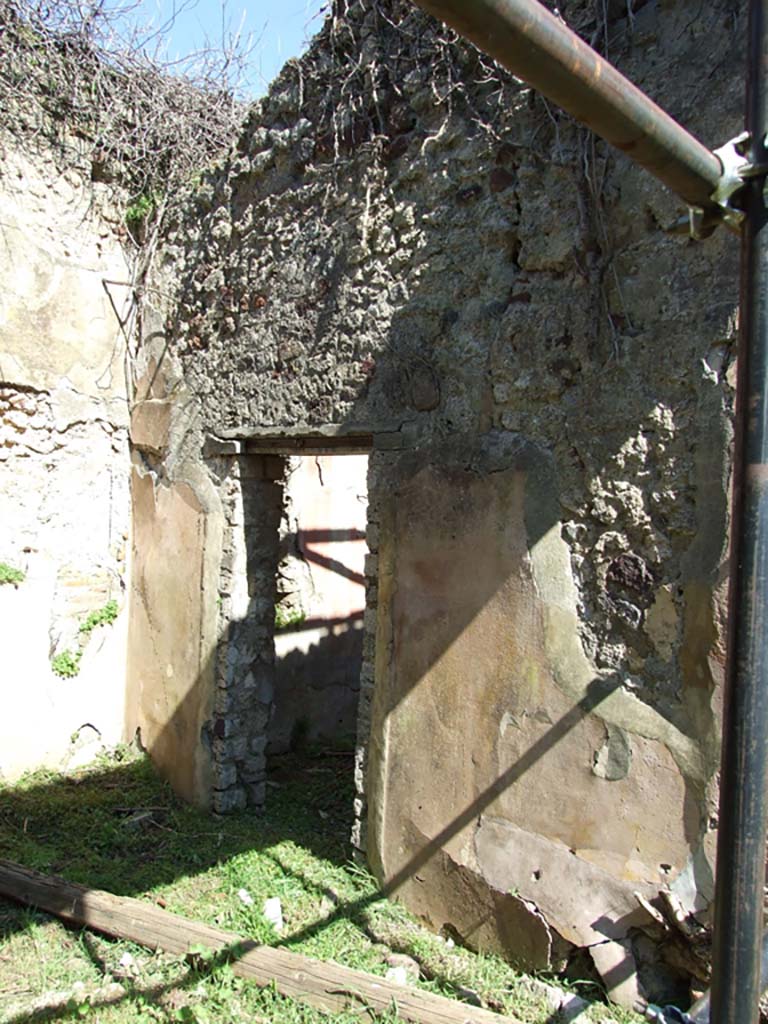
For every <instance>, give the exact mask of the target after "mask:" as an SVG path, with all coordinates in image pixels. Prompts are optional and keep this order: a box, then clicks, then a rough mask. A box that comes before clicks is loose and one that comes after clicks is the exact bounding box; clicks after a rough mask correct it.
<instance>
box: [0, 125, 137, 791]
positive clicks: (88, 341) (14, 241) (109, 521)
mask: <svg viewBox="0 0 768 1024" xmlns="http://www.w3.org/2000/svg"><path fill="white" fill-rule="evenodd" d="M67 141H68V144H69V148H70V151H71V154H72V157H71V159H68V160H67V166H66V169H63V168H62V166H60V165H59V156H58V152H57V151H55V150H53V149H49V148H48V147H47V143H46V142H45V140H44V136H43V134H40V135H38V136H37V137H33V136H32V134H30V138H29V140H28V145H23V144H22V143H20V142H19V141H18V140H17V139H12V138H9V137H7V136H5V135H2V136H0V152H2V171H1V172H0V209H1V210H2V217H1V218H0V219H2V231H1V232H0V276H1V277H2V281H3V288H2V294H0V524H2V525H0V562H4V563H5V564H7V565H10V566H12V567H13V568H15V569H19V570H21V571H22V572H23V573H24V574H25V578H24V580H23V582H22V583H21V584H19V585H18V587H14V586H11V585H8V584H6V585H2V586H0V624H1V625H0V631H1V632H2V649H3V679H4V683H5V685H4V687H3V695H2V706H0V777H2V778H10V779H13V778H15V777H16V776H17V775H19V774H20V773H21V772H22V771H24V770H28V769H31V768H34V767H38V766H40V765H43V764H45V765H49V766H52V767H54V766H60V765H66V764H73V763H76V761H77V760H78V759H83V758H85V759H87V758H88V757H91V756H93V753H94V752H95V751H96V750H97V749H98V748H99V746H100V745H101V744H113V743H115V742H117V741H118V740H120V739H122V738H123V702H124V679H125V641H126V638H125V626H126V617H125V615H124V614H123V613H122V609H123V607H124V604H125V599H124V590H125V585H126V573H127V561H128V550H127V549H128V533H129V494H128V450H127V449H128V436H127V427H128V403H127V395H126V385H125V374H124V363H123V360H124V351H125V350H124V343H123V338H122V335H121V332H120V326H119V324H118V320H117V316H116V314H115V312H114V311H113V309H112V307H111V303H110V299H109V296H108V294H107V291H105V287H104V283H105V282H106V281H111V282H126V281H127V280H128V279H129V271H128V268H127V265H126V260H125V257H124V254H123V250H122V245H121V238H120V232H121V221H122V211H121V205H120V203H121V200H120V196H119V195H118V194H116V193H115V192H114V191H110V190H109V189H107V187H106V186H104V185H99V184H95V183H93V182H92V181H91V175H90V162H89V159H88V156H87V147H86V145H85V144H84V143H83V142H82V140H77V139H71V140H67ZM108 287H109V288H112V298H113V300H114V301H115V304H116V306H117V308H118V310H120V311H121V312H124V311H125V310H124V300H125V297H126V295H127V291H126V289H125V287H115V286H112V285H110V286H108ZM108 600H115V601H117V603H118V605H119V606H120V608H121V615H120V617H119V618H118V621H117V623H116V624H115V625H113V626H110V627H102V628H99V629H97V630H95V631H94V633H93V634H92V635H91V636H90V638H89V641H88V644H87V647H86V649H85V653H84V655H83V657H82V659H81V661H80V664H79V672H78V675H77V676H76V677H74V678H60V677H58V676H57V675H55V674H54V672H53V671H52V668H51V660H52V658H53V657H54V656H55V655H57V654H61V653H62V652H64V651H67V650H69V651H72V652H74V651H77V649H78V646H79V639H80V637H79V634H78V629H79V626H80V624H81V623H82V622H83V620H84V619H85V617H86V616H87V615H88V614H89V613H91V612H94V611H97V610H98V609H100V608H102V607H103V606H104V605H105V604H106V602H107V601H108ZM105 680H109V683H108V684H105Z"/></svg>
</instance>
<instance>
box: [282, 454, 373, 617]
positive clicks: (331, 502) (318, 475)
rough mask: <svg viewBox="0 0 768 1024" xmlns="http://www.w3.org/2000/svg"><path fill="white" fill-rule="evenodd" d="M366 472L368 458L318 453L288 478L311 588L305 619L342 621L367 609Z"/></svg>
mask: <svg viewBox="0 0 768 1024" xmlns="http://www.w3.org/2000/svg"><path fill="white" fill-rule="evenodd" d="M367 472H368V457H367V456H366V455H333V456H329V455H318V456H306V457H305V458H304V459H302V462H301V464H300V466H299V467H298V468H297V469H296V471H295V472H294V473H293V474H292V475H291V479H290V483H289V492H290V495H291V498H292V501H293V509H294V511H295V512H296V513H297V514H298V521H299V548H300V550H301V553H302V555H303V556H304V558H306V559H307V561H308V562H309V565H310V567H311V570H312V579H313V582H314V586H315V593H314V595H313V597H312V599H311V602H310V606H309V607H306V608H305V612H306V615H307V618H308V619H316V618H323V619H345V618H347V617H349V616H351V615H354V614H356V613H357V614H359V613H361V612H362V611H363V609H364V607H365V587H364V577H363V572H364V566H365V555H366V552H367V550H368V549H367V547H366V544H365V521H366V508H367V483H366V475H367ZM329 531H332V532H330V533H329Z"/></svg>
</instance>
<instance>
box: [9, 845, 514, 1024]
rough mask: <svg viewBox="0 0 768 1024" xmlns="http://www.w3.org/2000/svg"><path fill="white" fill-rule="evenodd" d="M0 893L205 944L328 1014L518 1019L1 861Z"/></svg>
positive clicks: (167, 942) (116, 926) (442, 1023)
mask: <svg viewBox="0 0 768 1024" xmlns="http://www.w3.org/2000/svg"><path fill="white" fill-rule="evenodd" d="M0 895H1V896H7V897H9V898H10V899H13V900H16V901H17V902H19V903H24V904H26V905H27V906H32V907H38V908H39V909H40V910H45V911H47V912H48V913H51V914H56V916H57V917H60V918H62V920H64V921H66V922H67V923H68V924H72V925H76V926H78V927H85V928H92V929H93V930H94V931H97V932H102V933H103V934H105V935H110V936H112V937H114V938H119V939H128V940H130V941H131V942H136V943H138V944H139V945H142V946H148V947H149V948H150V949H162V950H165V951H166V952H168V953H174V954H176V955H177V956H183V955H185V954H187V953H190V952H192V951H193V950H194V949H196V948H197V949H199V947H200V946H204V947H205V948H206V949H209V950H211V952H214V953H220V954H221V955H222V958H223V959H226V960H227V962H229V963H230V965H231V967H232V970H233V971H234V973H235V974H238V975H240V976H241V977H243V978H248V979H249V980H250V981H253V982H255V983H256V984H257V985H269V984H274V986H275V988H276V989H277V991H278V992H279V993H280V994H281V995H284V996H290V998H292V999H298V1000H301V1001H302V1002H305V1003H310V1004H311V1005H312V1006H315V1007H317V1008H318V1009H320V1010H324V1011H326V1012H328V1013H339V1012H340V1011H341V1010H344V1009H349V1008H357V1009H360V1008H362V1007H368V1008H370V1009H371V1010H373V1011H377V1012H384V1011H386V1010H389V1009H391V1008H392V1007H393V1006H394V1007H396V1009H397V1013H398V1015H399V1016H400V1017H401V1018H403V1020H408V1021H413V1022H414V1024H518V1022H516V1021H514V1020H513V1018H511V1017H505V1016H501V1015H500V1014H498V1013H492V1012H491V1011H490V1010H483V1009H480V1008H476V1007H474V1006H467V1005H466V1004H465V1003H459V1002H454V1001H453V1000H451V999H446V998H445V997H444V996H436V995H432V994H431V993H429V992H421V991H419V990H418V989H415V988H410V987H408V986H404V985H397V984H395V983H394V982H391V981H386V980H385V979H384V978H378V977H376V976H375V975H372V974H366V973H365V972H363V971H356V970H353V969H351V968H349V967H341V966H340V965H338V964H335V963H328V962H325V961H322V960H314V959H312V958H311V957H307V956H302V955H301V954H300V953H291V952H289V951H288V950H286V949H272V948H270V947H269V946H259V945H256V944H255V943H254V942H252V941H249V940H247V939H244V938H242V937H241V936H239V935H235V934H233V933H232V932H225V931H222V930H221V929H219V928H212V927H211V926H210V925H207V924H201V923H200V922H198V921H188V920H186V918H183V917H178V916H177V915H176V914H171V913H169V912H168V911H167V910H161V909H160V908H159V907H156V906H153V905H152V904H151V903H146V902H144V901H143V900H136V899H130V898H129V897H124V896H113V895H112V894H111V893H108V892H102V891H100V890H98V889H88V888H86V887H85V886H82V885H75V884H73V883H72V882H65V881H64V880H63V879H60V878H55V877H52V876H50V875H42V874H40V873H39V872H37V871H31V870H30V869H29V868H25V867H22V866H21V865H19V864H14V863H12V862H11V861H7V860H2V859H0Z"/></svg>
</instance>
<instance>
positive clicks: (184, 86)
mask: <svg viewBox="0 0 768 1024" xmlns="http://www.w3.org/2000/svg"><path fill="white" fill-rule="evenodd" d="M138 7H139V2H138V0H0V108H2V109H3V110H4V111H5V112H6V118H5V123H4V127H5V129H6V130H7V131H10V132H11V133H13V134H15V135H17V137H19V138H20V139H21V140H22V141H23V142H24V143H25V144H27V145H29V144H30V143H31V142H33V141H34V140H35V139H39V138H41V137H44V138H45V140H46V142H47V143H48V144H51V143H54V148H55V149H56V148H57V149H58V153H59V155H60V156H61V157H63V160H64V163H66V159H67V156H68V154H69V153H71V151H72V150H73V149H75V148H77V146H78V141H79V143H80V144H81V143H82V141H83V140H85V141H86V143H87V144H89V145H90V149H91V160H92V173H93V177H94V179H95V180H106V181H116V182H119V184H120V185H121V187H122V188H124V189H126V190H127V191H128V193H129V196H130V199H131V200H132V201H134V202H143V203H144V206H145V208H147V209H148V208H154V207H155V206H156V205H157V202H158V199H159V197H160V196H172V194H173V193H174V191H175V190H177V189H178V188H180V187H181V186H182V185H183V184H184V183H185V182H186V181H188V180H189V179H190V178H191V177H192V176H193V175H195V174H197V173H199V171H200V170H201V169H202V168H203V167H205V166H206V165H207V164H209V163H210V162H211V161H212V160H214V159H215V158H216V157H218V156H219V155H221V154H222V153H223V152H225V151H226V150H227V149H228V147H229V145H230V144H231V141H232V139H233V138H234V136H235V133H236V129H237V127H238V125H239V123H240V121H241V119H242V116H243V111H244V104H243V102H242V101H241V100H240V99H239V98H238V85H239V82H240V80H241V78H242V75H243V72H244V69H245V65H246V61H247V58H248V56H249V53H250V51H251V49H252V46H251V44H249V43H248V42H246V41H244V40H242V39H241V37H240V36H239V34H238V33H234V34H232V35H230V36H229V38H228V39H225V40H223V42H222V43H221V44H220V45H219V46H216V47H210V48H207V49H204V50H201V51H199V52H197V53H195V54H193V55H191V56H190V57H188V58H186V59H185V60H184V61H181V62H178V61H176V62H174V61H170V60H169V59H167V58H165V57H164V55H163V43H164V39H165V38H167V33H168V30H169V28H170V27H171V25H172V24H173V19H174V17H175V16H176V14H178V13H179V11H180V10H181V8H177V9H176V11H175V13H174V15H172V16H171V18H170V19H169V21H168V22H166V24H164V25H162V26H160V27H159V28H155V29H146V28H145V29H143V30H142V29H141V28H139V27H137V21H136V12H137V8H138ZM139 209H140V208H139Z"/></svg>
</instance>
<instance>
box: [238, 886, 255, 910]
mask: <svg viewBox="0 0 768 1024" xmlns="http://www.w3.org/2000/svg"><path fill="white" fill-rule="evenodd" d="M237 898H238V899H239V900H240V902H241V903H244V904H245V905H246V907H252V906H253V896H251V894H250V893H249V892H248V890H247V889H238V890H237Z"/></svg>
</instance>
